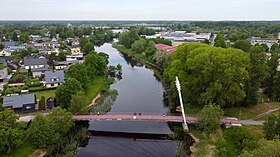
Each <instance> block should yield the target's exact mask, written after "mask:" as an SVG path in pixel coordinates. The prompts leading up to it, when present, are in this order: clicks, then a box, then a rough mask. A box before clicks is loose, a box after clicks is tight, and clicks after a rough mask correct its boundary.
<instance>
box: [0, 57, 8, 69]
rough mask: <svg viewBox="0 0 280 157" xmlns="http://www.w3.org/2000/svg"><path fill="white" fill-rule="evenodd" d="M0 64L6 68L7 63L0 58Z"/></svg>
mask: <svg viewBox="0 0 280 157" xmlns="http://www.w3.org/2000/svg"><path fill="white" fill-rule="evenodd" d="M0 64H1V65H2V66H4V67H5V66H8V63H7V61H6V60H5V59H4V58H0Z"/></svg>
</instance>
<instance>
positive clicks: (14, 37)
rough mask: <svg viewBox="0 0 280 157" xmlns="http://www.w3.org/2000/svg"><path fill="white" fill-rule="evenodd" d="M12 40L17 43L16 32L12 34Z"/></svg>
mask: <svg viewBox="0 0 280 157" xmlns="http://www.w3.org/2000/svg"><path fill="white" fill-rule="evenodd" d="M12 40H13V41H18V34H17V32H15V31H14V32H13V35H12Z"/></svg>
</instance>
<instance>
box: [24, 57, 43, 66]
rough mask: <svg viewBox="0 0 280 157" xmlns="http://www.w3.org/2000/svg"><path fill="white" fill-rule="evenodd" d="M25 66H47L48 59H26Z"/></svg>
mask: <svg viewBox="0 0 280 157" xmlns="http://www.w3.org/2000/svg"><path fill="white" fill-rule="evenodd" d="M24 65H25V66H30V65H47V59H46V58H36V57H24Z"/></svg>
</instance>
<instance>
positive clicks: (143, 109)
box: [76, 43, 177, 157]
mask: <svg viewBox="0 0 280 157" xmlns="http://www.w3.org/2000/svg"><path fill="white" fill-rule="evenodd" d="M96 51H97V52H104V53H106V54H108V55H109V65H114V66H115V65H117V64H121V65H122V79H120V80H117V81H116V82H115V83H114V84H112V85H111V86H110V88H111V89H117V90H118V97H117V99H116V101H115V102H114V104H113V106H112V108H111V110H110V112H114V113H126V114H134V113H137V115H139V113H141V114H162V115H163V114H165V113H166V112H167V110H168V108H167V107H166V106H165V104H164V102H163V92H164V89H163V86H162V83H161V82H160V81H159V80H158V79H157V78H156V77H155V76H154V73H153V71H152V70H150V69H148V68H146V67H145V66H143V65H142V64H141V63H139V62H136V61H134V60H131V59H129V58H128V57H126V56H124V55H122V54H120V53H119V52H118V50H116V49H115V48H113V47H112V44H110V43H105V44H104V45H103V46H101V47H97V48H96ZM89 130H94V131H109V132H128V133H162V134H168V133H171V130H170V128H169V126H168V124H167V123H161V122H141V121H129V122H128V121H127V122H125V121H99V122H96V121H91V122H90V126H89ZM176 146H177V142H176V141H170V140H156V139H155V140H154V139H153V140H152V139H137V138H136V139H135V138H119V137H108V136H106V137H105V136H92V137H91V138H90V139H89V141H88V144H87V145H86V146H85V147H83V148H81V149H80V150H79V151H78V153H77V154H76V157H88V156H93V157H134V156H140V157H149V156H151V157H174V156H175V155H176Z"/></svg>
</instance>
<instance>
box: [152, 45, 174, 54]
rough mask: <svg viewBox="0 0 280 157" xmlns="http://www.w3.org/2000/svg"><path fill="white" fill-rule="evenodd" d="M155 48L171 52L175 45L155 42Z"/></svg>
mask: <svg viewBox="0 0 280 157" xmlns="http://www.w3.org/2000/svg"><path fill="white" fill-rule="evenodd" d="M155 48H156V49H157V50H160V51H167V52H168V53H173V52H174V51H175V50H176V48H177V47H176V46H169V45H165V44H156V45H155Z"/></svg>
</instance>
